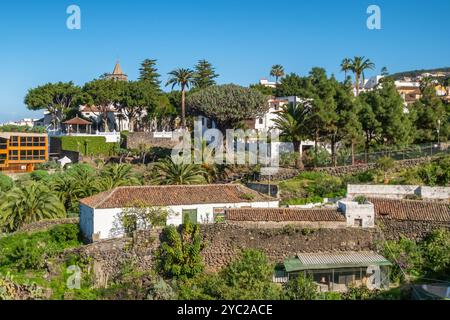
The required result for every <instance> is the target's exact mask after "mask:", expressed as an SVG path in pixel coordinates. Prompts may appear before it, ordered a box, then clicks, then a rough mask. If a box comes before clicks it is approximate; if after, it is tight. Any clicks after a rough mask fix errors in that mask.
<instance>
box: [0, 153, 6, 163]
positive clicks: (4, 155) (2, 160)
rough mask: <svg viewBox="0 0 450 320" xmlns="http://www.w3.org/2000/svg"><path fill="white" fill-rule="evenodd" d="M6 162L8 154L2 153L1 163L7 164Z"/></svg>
mask: <svg viewBox="0 0 450 320" xmlns="http://www.w3.org/2000/svg"><path fill="white" fill-rule="evenodd" d="M5 162H6V154H0V164H5Z"/></svg>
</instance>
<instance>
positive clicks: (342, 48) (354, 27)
mask: <svg viewBox="0 0 450 320" xmlns="http://www.w3.org/2000/svg"><path fill="white" fill-rule="evenodd" d="M71 4H76V5H78V6H80V8H81V13H82V17H81V19H82V28H81V30H68V29H67V28H66V19H67V17H68V15H67V14H66V8H67V7H68V6H69V5H71ZM371 4H376V5H379V6H380V8H381V12H382V30H369V29H367V27H366V20H367V17H368V15H367V14H366V9H367V7H368V6H369V5H371ZM449 13H450V1H447V0H444V1H442V0H441V1H436V0H428V1H420V0H395V1H392V0H391V1H379V0H372V1H365V0H340V1H331V0H329V1H300V0H297V1H294V0H277V1H273V0H272V1H265V0H226V1H225V0H214V1H213V0H190V1H189V0H183V1H179V0H171V1H162V0H152V1H144V0H128V1H125V0H115V1H112V0H110V1H106V0H102V1H101V0H71V1H65V0H58V1H54V0H40V1H37V0H36V1H24V0H16V1H1V3H0V67H1V68H0V71H1V74H0V122H2V121H8V120H18V119H20V118H23V117H28V116H32V117H38V116H39V115H40V114H39V113H37V114H36V113H32V112H30V111H28V110H27V109H26V107H25V106H24V104H23V98H24V96H25V94H26V92H27V90H28V89H29V88H31V87H34V86H37V85H40V84H44V83H46V82H56V81H74V82H75V83H77V84H79V85H82V84H83V83H85V82H87V81H90V80H92V79H94V78H96V77H98V76H99V75H101V74H103V73H105V72H111V71H112V69H113V67H114V64H115V62H116V60H117V59H120V62H121V64H122V67H123V69H124V71H125V73H127V74H128V75H129V77H130V78H131V79H135V78H136V77H137V75H138V69H139V64H140V62H141V61H142V60H143V59H145V58H155V59H158V67H159V69H160V73H161V74H162V75H163V77H162V80H163V81H165V80H166V79H167V76H166V74H167V72H169V71H170V70H172V69H174V68H177V67H192V66H193V65H194V64H195V63H196V61H197V60H199V59H203V58H205V59H208V60H210V61H211V62H212V63H213V64H214V65H215V66H216V68H217V72H218V73H220V75H221V76H220V78H219V80H218V82H219V83H230V82H233V83H237V84H241V85H248V84H250V83H255V82H257V81H258V80H259V79H260V78H263V77H268V73H269V70H270V67H271V66H272V65H273V64H282V65H283V66H284V67H285V69H286V71H287V72H296V73H299V74H306V73H307V72H308V71H309V70H310V69H311V68H312V67H314V66H321V67H324V68H326V69H327V70H328V72H329V73H334V74H336V75H337V76H338V77H340V78H342V77H343V75H342V74H341V73H339V64H340V62H341V60H342V58H344V57H347V56H348V57H353V56H355V55H364V56H366V57H369V58H370V59H371V60H372V61H374V62H375V63H376V65H377V71H379V70H380V69H381V68H382V67H383V66H386V67H388V69H389V71H390V72H397V71H404V70H410V69H416V68H434V67H443V66H450V54H449V52H450V41H448V39H449V28H448V14H449Z"/></svg>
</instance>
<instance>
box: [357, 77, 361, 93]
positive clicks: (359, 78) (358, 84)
mask: <svg viewBox="0 0 450 320" xmlns="http://www.w3.org/2000/svg"><path fill="white" fill-rule="evenodd" d="M360 78H361V75H360V74H359V73H356V96H359V79H360Z"/></svg>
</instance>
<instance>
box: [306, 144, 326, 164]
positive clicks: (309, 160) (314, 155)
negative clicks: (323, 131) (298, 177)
mask: <svg viewBox="0 0 450 320" xmlns="http://www.w3.org/2000/svg"><path fill="white" fill-rule="evenodd" d="M304 159H305V160H304V163H305V166H307V167H313V166H314V165H316V166H319V167H325V166H329V165H330V164H331V155H330V153H329V152H328V151H327V150H326V149H325V148H322V147H319V148H318V150H317V152H315V149H314V148H312V149H309V150H307V151H305V152H304Z"/></svg>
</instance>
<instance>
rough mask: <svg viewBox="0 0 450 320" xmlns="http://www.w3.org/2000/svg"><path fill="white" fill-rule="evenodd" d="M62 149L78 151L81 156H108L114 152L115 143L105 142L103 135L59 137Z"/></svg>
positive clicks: (115, 148)
mask: <svg viewBox="0 0 450 320" xmlns="http://www.w3.org/2000/svg"><path fill="white" fill-rule="evenodd" d="M60 139H61V147H62V149H63V150H67V151H76V152H80V153H81V154H82V155H83V156H91V155H94V156H98V155H104V156H110V155H113V154H115V153H116V150H117V147H118V145H117V143H107V142H106V139H105V137H73V136H66V137H61V138H60Z"/></svg>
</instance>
